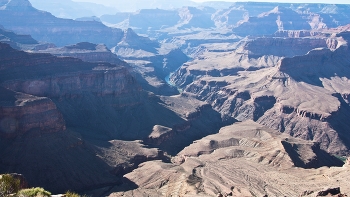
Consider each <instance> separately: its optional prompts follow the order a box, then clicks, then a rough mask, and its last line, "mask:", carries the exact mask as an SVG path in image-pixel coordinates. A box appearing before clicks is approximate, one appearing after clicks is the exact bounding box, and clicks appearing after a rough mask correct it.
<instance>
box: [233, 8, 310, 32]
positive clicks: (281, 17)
mask: <svg viewBox="0 0 350 197" xmlns="http://www.w3.org/2000/svg"><path fill="white" fill-rule="evenodd" d="M309 29H310V25H309V24H308V23H307V22H306V20H304V19H303V18H302V16H301V15H299V14H298V13H297V12H295V11H293V10H292V9H290V8H285V7H283V6H277V7H275V8H274V9H273V10H271V11H269V12H265V13H262V14H260V15H258V16H257V17H249V19H247V20H246V21H244V20H242V21H241V22H240V24H239V25H238V26H237V27H235V28H233V31H234V32H235V33H236V34H238V35H242V36H246V35H250V36H256V35H272V34H274V33H275V32H276V31H278V30H309Z"/></svg>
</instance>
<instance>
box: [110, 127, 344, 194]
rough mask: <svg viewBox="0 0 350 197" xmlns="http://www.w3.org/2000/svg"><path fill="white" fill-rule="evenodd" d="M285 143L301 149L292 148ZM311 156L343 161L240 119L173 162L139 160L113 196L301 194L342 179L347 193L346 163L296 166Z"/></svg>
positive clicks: (301, 142)
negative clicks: (120, 189)
mask: <svg viewBox="0 0 350 197" xmlns="http://www.w3.org/2000/svg"><path fill="white" fill-rule="evenodd" d="M286 144H290V145H293V144H294V145H293V146H297V147H298V148H294V151H291V149H289V148H288V146H286ZM295 151H296V152H295ZM296 158H298V159H296ZM312 160H313V161H317V162H319V163H318V164H317V165H320V166H323V165H334V164H336V163H337V164H336V165H338V166H339V165H340V164H341V163H342V162H341V161H340V160H337V159H336V158H335V157H332V156H330V155H329V154H326V153H324V154H321V155H319V153H317V150H315V149H313V148H312V143H310V142H307V141H304V140H300V139H296V138H293V137H290V136H288V135H286V134H281V133H279V132H278V131H274V130H271V129H269V128H267V127H264V126H262V125H259V124H257V123H254V122H252V121H247V122H241V123H236V124H233V125H230V126H227V127H224V128H222V129H221V130H220V131H219V133H218V134H213V135H209V136H207V137H204V138H203V139H200V140H197V141H195V142H194V143H193V144H191V145H190V146H188V147H186V148H185V149H184V150H183V151H181V152H180V153H179V154H178V155H177V157H175V159H174V160H173V163H172V164H169V163H163V162H160V161H151V162H145V163H143V164H141V165H140V166H139V168H138V169H136V170H134V171H133V172H131V173H128V174H126V175H125V178H126V179H127V181H125V183H124V184H123V186H122V188H124V189H123V190H124V191H119V192H115V193H112V194H111V195H110V196H122V195H123V196H133V195H150V194H152V195H153V196H166V195H170V194H172V195H176V196H193V195H195V196H216V195H218V194H219V193H220V194H221V195H223V196H299V194H301V193H303V192H304V191H309V192H308V193H309V194H315V193H316V191H321V190H322V189H323V188H324V187H331V188H332V187H339V184H340V187H341V188H342V190H343V192H345V193H346V192H348V191H350V190H349V189H350V188H349V186H348V185H347V183H346V180H347V179H349V177H348V176H347V175H348V171H346V170H344V169H343V168H342V167H332V168H327V167H324V168H320V169H303V168H296V167H294V166H299V164H300V163H299V164H297V163H298V162H300V161H303V162H307V163H308V162H310V163H309V164H311V163H313V162H312ZM324 162H325V163H324ZM328 162H330V163H328ZM332 162H335V163H333V164H331V163H332ZM326 163H328V164H326ZM304 164H306V163H304ZM314 164H316V163H314ZM317 165H316V166H317ZM304 167H305V166H304ZM309 167H315V166H313V164H311V165H310V166H309ZM276 169H278V170H276ZM132 185H136V187H134V188H132ZM113 190H115V191H118V190H119V189H118V187H115V188H114V189H112V191H113ZM129 190H130V191H129ZM226 194H227V195H226Z"/></svg>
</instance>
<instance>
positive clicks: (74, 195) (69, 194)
mask: <svg viewBox="0 0 350 197" xmlns="http://www.w3.org/2000/svg"><path fill="white" fill-rule="evenodd" d="M65 197H81V196H80V195H79V194H77V193H74V192H70V191H68V192H66V194H65Z"/></svg>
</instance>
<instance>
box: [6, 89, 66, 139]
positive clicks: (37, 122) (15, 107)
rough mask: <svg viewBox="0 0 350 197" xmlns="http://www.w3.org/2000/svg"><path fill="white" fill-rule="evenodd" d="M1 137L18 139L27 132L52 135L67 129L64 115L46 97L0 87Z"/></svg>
mask: <svg viewBox="0 0 350 197" xmlns="http://www.w3.org/2000/svg"><path fill="white" fill-rule="evenodd" d="M0 93H1V94H0V123H1V126H0V135H1V136H5V137H16V136H19V135H23V134H25V133H27V132H30V133H35V132H36V133H38V134H40V133H52V132H59V131H63V130H65V129H66V125H65V121H64V119H63V116H62V114H61V113H60V112H59V111H58V110H57V108H56V105H55V104H54V103H53V102H52V101H51V100H50V99H49V98H45V97H36V96H31V95H28V94H23V93H18V92H13V91H11V90H8V89H5V88H3V87H0Z"/></svg>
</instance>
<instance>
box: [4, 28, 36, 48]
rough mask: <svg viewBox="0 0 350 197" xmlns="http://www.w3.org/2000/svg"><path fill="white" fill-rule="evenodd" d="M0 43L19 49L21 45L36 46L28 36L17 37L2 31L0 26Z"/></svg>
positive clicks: (14, 34)
mask: <svg viewBox="0 0 350 197" xmlns="http://www.w3.org/2000/svg"><path fill="white" fill-rule="evenodd" d="M0 42H2V43H8V44H10V45H11V47H12V48H21V47H22V45H35V44H38V42H37V41H36V40H34V39H33V38H32V37H31V36H30V35H18V34H16V33H14V32H12V31H9V30H6V29H4V28H3V27H2V26H1V25H0Z"/></svg>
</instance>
